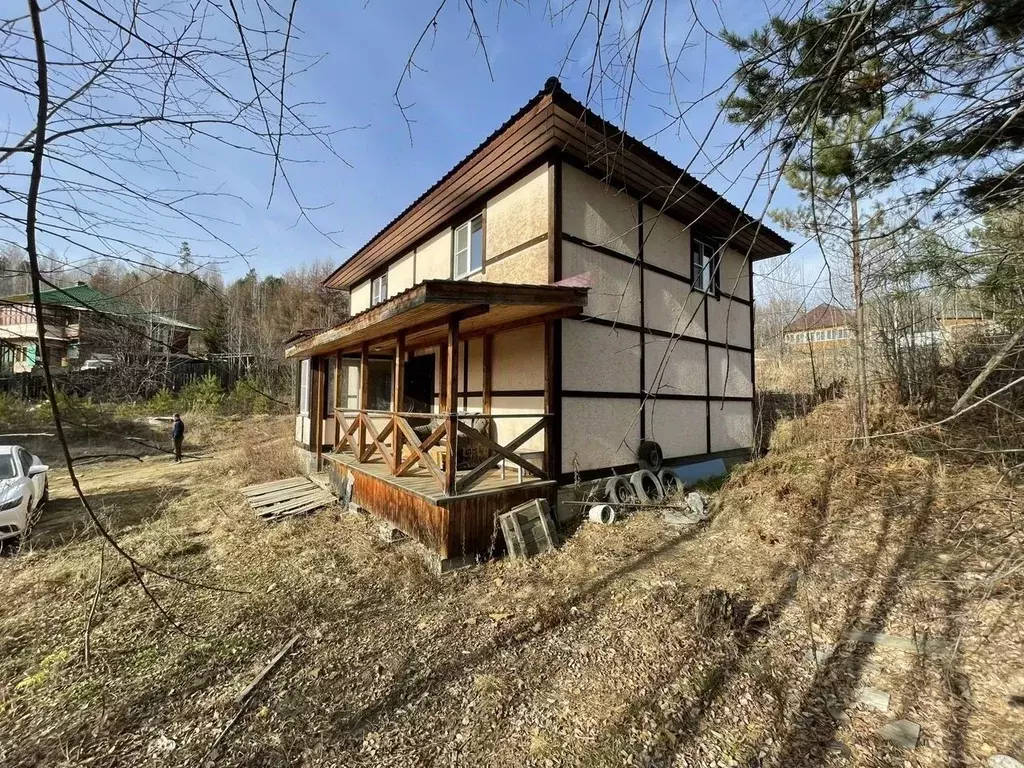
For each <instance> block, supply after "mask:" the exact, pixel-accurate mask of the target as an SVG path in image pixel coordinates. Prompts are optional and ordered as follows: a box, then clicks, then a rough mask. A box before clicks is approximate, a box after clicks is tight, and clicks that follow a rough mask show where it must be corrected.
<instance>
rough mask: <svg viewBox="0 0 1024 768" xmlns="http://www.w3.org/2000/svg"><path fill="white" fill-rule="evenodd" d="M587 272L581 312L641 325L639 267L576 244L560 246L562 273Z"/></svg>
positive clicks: (566, 275) (568, 274) (569, 275)
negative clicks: (588, 277) (586, 291)
mask: <svg viewBox="0 0 1024 768" xmlns="http://www.w3.org/2000/svg"><path fill="white" fill-rule="evenodd" d="M584 273H589V275H590V291H589V293H588V294H587V306H586V307H585V308H584V312H586V314H587V315H589V316H591V317H599V318H602V319H604V320H616V321H618V322H620V323H627V324H629V325H639V324H640V267H639V266H638V265H636V264H630V263H627V262H624V261H620V260H619V259H616V258H613V257H611V256H608V255H606V254H603V253H598V252H597V251H594V250H591V249H589V248H584V247H583V246H581V245H576V244H575V243H570V242H565V243H563V245H562V274H563V276H564V277H573V276H575V275H581V274H584Z"/></svg>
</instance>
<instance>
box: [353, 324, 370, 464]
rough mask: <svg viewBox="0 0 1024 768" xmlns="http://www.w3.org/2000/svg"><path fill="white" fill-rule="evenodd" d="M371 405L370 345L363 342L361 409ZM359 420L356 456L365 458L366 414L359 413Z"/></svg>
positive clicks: (360, 374) (360, 365)
mask: <svg viewBox="0 0 1024 768" xmlns="http://www.w3.org/2000/svg"><path fill="white" fill-rule="evenodd" d="M369 407H370V347H369V346H368V345H367V344H365V343H364V344H363V345H362V347H360V348H359V410H360V411H365V410H366V409H367V408H369ZM357 418H358V421H359V450H358V451H357V452H356V456H358V457H359V460H360V461H362V460H363V455H364V454H365V453H366V414H365V413H360V414H359V415H358V417H357Z"/></svg>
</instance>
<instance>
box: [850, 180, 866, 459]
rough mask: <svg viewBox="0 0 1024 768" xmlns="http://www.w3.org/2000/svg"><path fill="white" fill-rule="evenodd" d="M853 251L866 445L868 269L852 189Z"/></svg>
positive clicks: (861, 429)
mask: <svg viewBox="0 0 1024 768" xmlns="http://www.w3.org/2000/svg"><path fill="white" fill-rule="evenodd" d="M850 250H851V251H852V255H853V304H854V308H855V309H856V312H857V321H856V336H857V338H856V339H855V341H856V343H857V428H858V433H859V437H860V438H861V439H862V440H863V442H864V444H865V445H866V444H867V442H868V438H869V436H870V435H869V429H868V366H867V332H866V323H865V321H864V320H865V318H864V275H863V269H864V265H863V263H862V261H861V250H860V211H859V210H858V201H857V190H856V188H855V187H854V186H853V185H852V184H851V185H850Z"/></svg>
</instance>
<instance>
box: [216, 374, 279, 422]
mask: <svg viewBox="0 0 1024 768" xmlns="http://www.w3.org/2000/svg"><path fill="white" fill-rule="evenodd" d="M263 390H264V387H263V385H262V383H261V382H258V381H255V380H252V379H239V380H238V381H236V382H235V386H234V388H233V389H232V390H231V394H230V395H228V398H227V403H226V404H227V408H228V410H229V411H230V412H231V413H244V414H249V413H268V412H269V411H270V398H269V397H268V396H267V395H266V394H265V393H264V391H263Z"/></svg>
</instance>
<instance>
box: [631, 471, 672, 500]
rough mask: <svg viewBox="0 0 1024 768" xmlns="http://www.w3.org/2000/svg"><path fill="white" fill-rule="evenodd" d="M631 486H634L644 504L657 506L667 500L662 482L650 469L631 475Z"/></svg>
mask: <svg viewBox="0 0 1024 768" xmlns="http://www.w3.org/2000/svg"><path fill="white" fill-rule="evenodd" d="M629 484H630V485H631V486H633V490H634V491H635V492H636V495H637V498H639V499H640V501H641V502H642V503H644V504H656V503H657V502H659V501H662V500H663V499H664V498H665V489H664V488H662V487H661V481H660V480H659V479H658V476H657V475H656V474H654V473H653V472H651V471H650V470H648V469H639V470H637V471H636V472H634V473H633V474H632V475H630V476H629Z"/></svg>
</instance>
